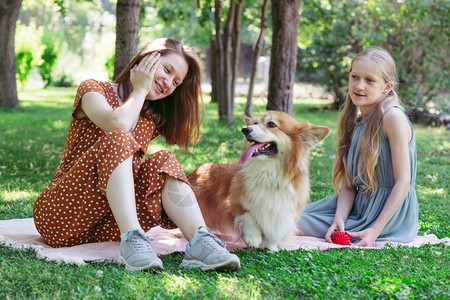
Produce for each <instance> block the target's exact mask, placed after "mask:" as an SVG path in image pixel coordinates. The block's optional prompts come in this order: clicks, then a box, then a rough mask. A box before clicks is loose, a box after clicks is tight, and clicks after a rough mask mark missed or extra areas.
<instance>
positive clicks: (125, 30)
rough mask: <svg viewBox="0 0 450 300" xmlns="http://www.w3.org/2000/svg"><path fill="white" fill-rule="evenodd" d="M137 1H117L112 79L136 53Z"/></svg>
mask: <svg viewBox="0 0 450 300" xmlns="http://www.w3.org/2000/svg"><path fill="white" fill-rule="evenodd" d="M138 45H139V0H118V1H117V9H116V50H115V51H116V52H115V53H116V54H115V59H114V78H116V77H117V75H119V73H120V72H121V71H122V70H123V69H124V68H125V67H126V66H127V65H128V63H129V62H130V60H131V59H132V58H133V57H134V56H135V55H136V53H137V52H138Z"/></svg>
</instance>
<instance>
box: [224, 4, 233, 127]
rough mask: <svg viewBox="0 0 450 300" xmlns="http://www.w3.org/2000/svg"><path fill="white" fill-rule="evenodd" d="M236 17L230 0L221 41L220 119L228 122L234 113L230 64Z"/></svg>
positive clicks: (231, 119)
mask: <svg viewBox="0 0 450 300" xmlns="http://www.w3.org/2000/svg"><path fill="white" fill-rule="evenodd" d="M235 17H236V2H235V1H234V0H230V7H229V8H228V15H227V20H226V22H225V27H224V30H223V43H224V49H223V50H224V51H223V53H224V70H223V77H222V82H223V98H222V101H223V107H224V108H225V114H224V115H223V116H222V119H223V120H225V121H226V122H227V123H228V124H230V123H231V122H233V115H234V101H233V100H234V99H233V98H232V84H233V82H232V78H233V77H232V76H233V64H232V52H233V47H232V38H233V25H234V20H235Z"/></svg>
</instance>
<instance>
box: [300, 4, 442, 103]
mask: <svg viewBox="0 0 450 300" xmlns="http://www.w3.org/2000/svg"><path fill="white" fill-rule="evenodd" d="M320 3H321V4H317V2H316V1H305V6H304V11H303V13H302V15H303V18H308V22H309V23H313V24H316V25H317V26H316V28H317V30H316V32H315V34H314V37H313V42H312V44H311V45H310V46H309V47H308V49H306V51H305V54H304V56H303V57H302V59H301V62H300V68H301V70H303V71H309V72H318V74H319V75H318V77H319V79H321V81H322V82H326V84H327V87H328V90H329V91H330V92H333V93H334V95H335V100H336V104H337V106H338V105H339V104H340V103H342V101H343V100H344V98H345V94H346V90H345V87H346V85H347V74H348V70H349V66H350V63H351V60H352V58H353V57H354V56H355V55H356V53H357V52H359V51H361V50H362V49H363V48H367V47H369V46H380V47H383V48H385V49H387V50H388V51H389V52H390V53H391V54H392V56H393V57H394V59H395V61H396V63H397V71H398V74H399V80H400V87H399V88H398V92H399V94H400V97H401V98H402V100H403V101H404V102H405V103H406V104H408V105H411V106H415V107H422V108H424V109H428V110H429V109H430V108H431V107H434V110H435V111H436V112H448V111H449V109H450V107H449V106H448V105H449V104H448V99H447V98H448V92H449V88H450V76H449V75H450V74H449V65H448V62H449V60H448V54H447V46H448V41H449V26H448V21H447V20H448V14H449V10H450V2H448V1H446V0H437V1H422V0H410V1H400V0H399V1H388V0H380V1H364V2H362V1H358V0H344V1H336V0H329V1H328V3H327V1H322V2H320Z"/></svg>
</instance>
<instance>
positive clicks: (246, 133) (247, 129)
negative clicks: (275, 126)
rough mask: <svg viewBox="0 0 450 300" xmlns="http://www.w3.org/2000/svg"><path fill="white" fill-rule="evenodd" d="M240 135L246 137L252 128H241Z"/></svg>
mask: <svg viewBox="0 0 450 300" xmlns="http://www.w3.org/2000/svg"><path fill="white" fill-rule="evenodd" d="M241 131H242V133H243V134H244V135H245V136H247V135H249V134H250V132H252V128H251V127H244V128H242V130H241Z"/></svg>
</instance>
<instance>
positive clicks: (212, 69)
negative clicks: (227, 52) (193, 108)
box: [209, 40, 219, 103]
mask: <svg viewBox="0 0 450 300" xmlns="http://www.w3.org/2000/svg"><path fill="white" fill-rule="evenodd" d="M218 59H219V58H218V53H217V47H216V41H215V40H210V41H209V73H210V79H211V102H213V103H218V99H219V96H218V95H217V92H218V86H217V82H218V79H217V78H218V76H219V70H218V63H217V60H218Z"/></svg>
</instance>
